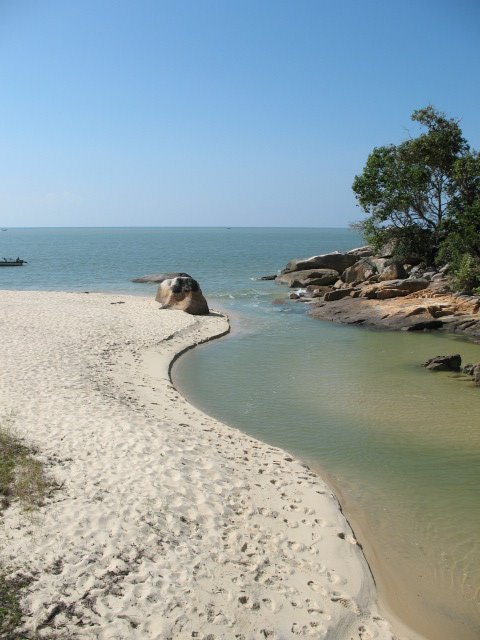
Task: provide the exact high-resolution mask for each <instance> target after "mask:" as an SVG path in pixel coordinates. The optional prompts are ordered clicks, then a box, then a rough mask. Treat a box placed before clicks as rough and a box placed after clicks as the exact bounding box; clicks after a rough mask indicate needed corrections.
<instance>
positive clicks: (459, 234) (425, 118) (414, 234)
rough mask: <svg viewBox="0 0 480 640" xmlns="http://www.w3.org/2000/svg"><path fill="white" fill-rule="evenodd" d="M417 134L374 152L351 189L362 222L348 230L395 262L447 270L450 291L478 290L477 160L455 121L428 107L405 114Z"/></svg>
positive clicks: (479, 206)
mask: <svg viewBox="0 0 480 640" xmlns="http://www.w3.org/2000/svg"><path fill="white" fill-rule="evenodd" d="M412 120H413V121H414V122H417V123H418V124H419V125H421V127H422V128H423V129H424V131H423V132H422V133H420V135H418V136H417V137H411V138H409V139H407V140H405V141H404V142H402V143H400V144H397V145H395V144H390V145H386V146H382V147H377V148H375V149H374V150H373V151H372V152H371V153H370V155H369V156H368V158H367V162H366V164H365V167H364V169H363V172H362V174H361V175H357V176H356V177H355V180H354V182H353V185H352V188H353V191H354V193H355V195H356V198H357V201H358V204H359V206H360V207H361V208H362V209H363V210H364V211H365V213H366V214H367V217H366V218H365V219H364V220H362V221H360V222H359V223H357V224H356V226H357V227H358V228H359V229H360V231H361V232H362V233H363V235H364V236H365V238H366V239H367V240H368V242H370V243H371V244H372V245H373V246H374V247H376V248H380V247H382V246H385V245H387V244H389V245H391V246H392V247H394V255H395V258H397V259H398V260H399V261H400V262H403V263H414V264H422V263H423V264H424V265H425V266H427V265H432V264H436V265H437V266H445V265H447V264H448V265H449V273H450V276H451V283H452V286H453V287H454V288H455V289H456V290H459V291H464V292H467V293H472V292H479V291H480V155H479V153H478V152H476V151H474V150H473V149H472V148H471V147H470V145H469V144H468V142H467V140H466V139H465V138H464V136H463V133H462V130H461V128H460V125H459V120H456V119H453V118H447V116H446V115H445V114H443V113H441V112H439V111H437V110H436V109H435V108H434V107H433V106H431V105H429V106H427V107H425V108H423V109H419V110H416V111H414V112H413V114H412Z"/></svg>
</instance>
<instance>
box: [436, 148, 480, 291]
mask: <svg viewBox="0 0 480 640" xmlns="http://www.w3.org/2000/svg"><path fill="white" fill-rule="evenodd" d="M453 180H454V184H455V189H454V192H453V194H452V197H451V199H450V202H449V206H448V216H447V219H446V222H445V226H444V228H445V233H444V239H443V241H442V243H441V246H440V251H439V254H438V261H439V262H448V263H449V264H450V271H451V273H452V282H453V285H454V287H455V288H456V289H459V290H461V291H465V292H468V293H470V292H472V291H477V292H478V290H479V288H480V154H478V153H476V152H473V151H472V152H469V153H467V154H465V156H463V157H462V158H460V159H459V160H457V161H456V163H455V165H454V169H453Z"/></svg>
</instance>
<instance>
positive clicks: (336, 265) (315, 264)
mask: <svg viewBox="0 0 480 640" xmlns="http://www.w3.org/2000/svg"><path fill="white" fill-rule="evenodd" d="M357 260H358V256H357V255H355V254H350V253H339V252H338V251H335V252H333V253H324V254H322V255H320V256H312V257H311V258H299V259H296V260H290V262H288V263H287V266H286V267H285V269H283V271H282V274H283V273H291V272H292V271H305V270H307V269H333V270H334V271H338V273H342V271H345V269H347V268H348V267H350V266H352V264H355V262H357Z"/></svg>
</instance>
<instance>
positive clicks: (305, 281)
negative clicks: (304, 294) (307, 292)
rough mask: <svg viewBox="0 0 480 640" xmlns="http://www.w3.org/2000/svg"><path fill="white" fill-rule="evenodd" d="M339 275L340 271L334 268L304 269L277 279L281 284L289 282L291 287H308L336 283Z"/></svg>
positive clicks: (284, 274) (282, 275)
mask: <svg viewBox="0 0 480 640" xmlns="http://www.w3.org/2000/svg"><path fill="white" fill-rule="evenodd" d="M338 277H339V273H338V271H334V270H333V269H305V270H303V271H293V272H291V273H283V274H281V275H279V276H277V278H276V281H277V282H280V284H288V286H289V287H292V288H293V287H307V286H309V285H317V286H319V287H325V286H329V285H332V284H334V283H335V282H336V281H337V280H338Z"/></svg>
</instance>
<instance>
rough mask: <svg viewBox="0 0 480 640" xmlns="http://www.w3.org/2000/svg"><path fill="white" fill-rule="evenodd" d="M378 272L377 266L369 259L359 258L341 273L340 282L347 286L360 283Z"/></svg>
mask: <svg viewBox="0 0 480 640" xmlns="http://www.w3.org/2000/svg"><path fill="white" fill-rule="evenodd" d="M377 272H378V269H377V266H376V264H375V262H374V261H373V260H371V259H370V258H361V259H360V260H358V261H357V262H355V263H354V264H353V265H352V266H351V267H348V268H347V269H345V271H344V272H343V273H342V280H343V281H344V282H346V283H347V284H351V283H352V282H362V281H363V280H367V279H368V278H370V277H371V276H373V275H375V274H376V273H377Z"/></svg>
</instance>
